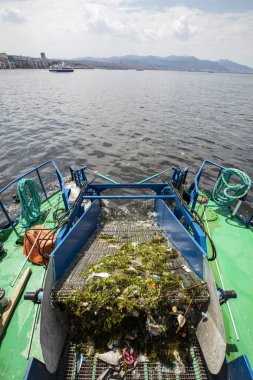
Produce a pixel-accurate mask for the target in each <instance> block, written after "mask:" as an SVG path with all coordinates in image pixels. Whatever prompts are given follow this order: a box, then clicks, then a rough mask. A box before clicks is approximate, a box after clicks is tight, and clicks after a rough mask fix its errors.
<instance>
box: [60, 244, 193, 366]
mask: <svg viewBox="0 0 253 380" xmlns="http://www.w3.org/2000/svg"><path fill="white" fill-rule="evenodd" d="M110 239H114V238H113V237H111V238H110ZM177 257H178V252H177V251H176V250H175V249H174V248H172V247H170V246H169V245H168V241H167V239H165V238H164V237H158V238H156V239H153V240H150V241H148V242H145V243H127V244H122V245H121V246H120V247H119V248H118V249H117V250H116V252H113V253H110V254H108V255H105V256H104V257H103V258H102V259H100V260H99V261H97V262H95V263H94V264H92V265H90V266H89V267H87V268H86V270H85V272H84V273H83V276H84V277H85V279H86V281H85V286H84V287H83V288H82V289H78V290H75V291H73V292H71V293H70V294H69V295H68V298H67V299H66V300H65V301H64V303H65V306H66V308H67V310H68V311H69V314H70V315H71V318H72V332H71V334H72V339H73V340H74V341H75V342H77V343H78V344H79V347H80V349H81V350H82V352H83V353H85V354H86V355H88V356H92V355H94V354H95V352H105V351H108V348H111V347H117V348H118V349H119V350H121V349H124V348H125V347H131V348H132V349H134V350H135V351H136V352H137V353H139V354H143V355H145V356H146V357H147V358H148V359H149V360H150V361H154V362H155V361H157V360H160V361H162V362H163V363H167V364H172V363H175V361H177V360H178V358H179V357H180V360H183V361H184V362H186V361H188V360H187V359H188V358H189V349H190V344H189V335H190V334H189V329H190V323H189V322H188V319H187V316H186V314H188V310H189V308H190V305H191V302H192V299H191V292H190V293H189V291H188V292H187V295H186V292H185V289H184V287H183V283H182V280H181V279H180V277H179V276H178V275H177V273H176V270H174V268H173V265H172V262H173V260H175V259H176V258H177ZM196 291H198V290H196V289H194V290H193V291H192V297H193V296H194V294H195V292H196ZM173 294H176V295H177V301H173V297H171V295H173Z"/></svg>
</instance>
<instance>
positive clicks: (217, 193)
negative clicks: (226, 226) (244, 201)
mask: <svg viewBox="0 0 253 380" xmlns="http://www.w3.org/2000/svg"><path fill="white" fill-rule="evenodd" d="M232 177H234V178H232ZM235 178H236V179H237V180H238V179H239V181H240V182H239V183H238V184H236V185H235V184H233V185H232V184H231V182H232V181H233V179H235ZM250 186H251V180H250V178H249V177H248V175H247V174H246V173H244V172H242V171H241V170H238V169H233V168H228V169H224V170H223V171H222V172H221V174H220V176H219V178H218V179H217V181H216V183H215V185H214V188H213V193H212V198H213V200H214V201H215V202H216V203H217V204H218V205H219V206H230V205H232V203H234V202H235V201H236V200H238V199H240V198H243V197H244V196H245V195H246V194H247V192H248V191H249V189H250Z"/></svg>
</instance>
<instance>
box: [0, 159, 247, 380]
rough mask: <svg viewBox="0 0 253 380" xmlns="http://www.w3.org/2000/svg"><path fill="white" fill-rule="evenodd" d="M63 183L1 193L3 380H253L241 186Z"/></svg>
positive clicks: (44, 169) (219, 174)
mask: <svg viewBox="0 0 253 380" xmlns="http://www.w3.org/2000/svg"><path fill="white" fill-rule="evenodd" d="M70 172H71V178H70V179H67V180H66V179H64V178H63V176H62V174H61V173H60V171H59V169H58V168H57V166H56V165H55V163H54V162H53V161H48V162H46V163H44V164H42V165H40V166H37V167H36V168H34V169H32V170H30V171H28V172H27V173H25V174H22V175H21V176H19V177H18V178H16V179H15V180H13V181H12V182H10V183H9V184H8V185H7V186H5V187H4V188H3V189H2V190H1V191H0V223H1V224H0V259H1V262H0V278H1V283H0V287H1V290H0V313H1V319H0V342H1V346H0V379H26V380H35V379H36V380H37V379H90V380H95V379H99V380H106V379H121V378H122V379H135V380H137V379H145V380H148V379H159V380H162V379H164V380H165V379H166V380H169V379H185V380H186V379H189V380H190V379H198V380H199V379H202V380H204V379H213V380H214V379H216V380H217V379H222V380H223V379H227V380H235V379H236V380H238V379H243V380H248V379H251V380H252V379H253V372H252V365H253V350H252V347H253V323H252V312H253V310H252V308H253V306H252V305H253V303H252V289H253V276H252V273H253V264H252V258H251V255H252V248H253V234H252V233H253V228H252V224H253V212H252V198H251V196H252V182H251V180H250V179H249V177H248V176H247V175H246V174H245V173H244V172H242V171H240V170H236V169H230V168H225V167H223V166H221V165H220V164H217V163H214V162H211V161H204V162H203V164H202V165H201V167H200V169H199V171H198V173H197V175H196V176H195V178H194V181H193V183H192V184H191V185H190V186H189V184H187V172H188V168H184V169H183V170H181V169H179V168H175V167H173V168H171V169H166V170H164V171H163V172H161V173H157V174H154V175H151V176H150V177H148V178H146V179H142V180H140V181H139V182H135V183H120V182H118V181H116V180H115V179H111V178H108V177H107V176H105V175H102V174H100V173H98V172H94V171H92V170H91V169H89V168H87V167H83V168H81V169H76V168H74V167H70ZM91 175H92V176H93V177H92V178H89V177H90V176H91ZM122 202H123V203H124V207H122ZM126 202H129V203H127V206H126ZM115 210H118V211H116V212H115ZM122 210H124V212H123V211H122ZM131 210H132V211H131ZM151 211H152V212H151Z"/></svg>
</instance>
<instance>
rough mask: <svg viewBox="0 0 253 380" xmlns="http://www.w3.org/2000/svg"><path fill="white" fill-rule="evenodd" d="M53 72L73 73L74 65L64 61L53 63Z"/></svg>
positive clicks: (51, 68)
mask: <svg viewBox="0 0 253 380" xmlns="http://www.w3.org/2000/svg"><path fill="white" fill-rule="evenodd" d="M48 71H50V72H51V73H72V72H73V71H74V69H73V67H71V66H67V65H65V63H64V62H63V63H62V64H59V65H53V66H50V67H49V70H48Z"/></svg>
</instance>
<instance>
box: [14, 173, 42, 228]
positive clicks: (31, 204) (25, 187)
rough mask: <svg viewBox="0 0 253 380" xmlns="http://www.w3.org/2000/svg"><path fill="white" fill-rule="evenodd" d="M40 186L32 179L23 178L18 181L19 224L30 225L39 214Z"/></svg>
mask: <svg viewBox="0 0 253 380" xmlns="http://www.w3.org/2000/svg"><path fill="white" fill-rule="evenodd" d="M39 190H40V187H39V186H38V185H37V183H36V182H34V181H33V180H32V179H29V178H23V179H21V180H20V181H19V183H18V196H19V199H20V209H21V210H20V218H19V221H20V224H21V225H22V227H25V228H26V227H30V226H31V224H32V223H34V222H35V221H36V220H37V219H38V218H39V217H40V215H41V212H40V206H41V199H40V195H39Z"/></svg>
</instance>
